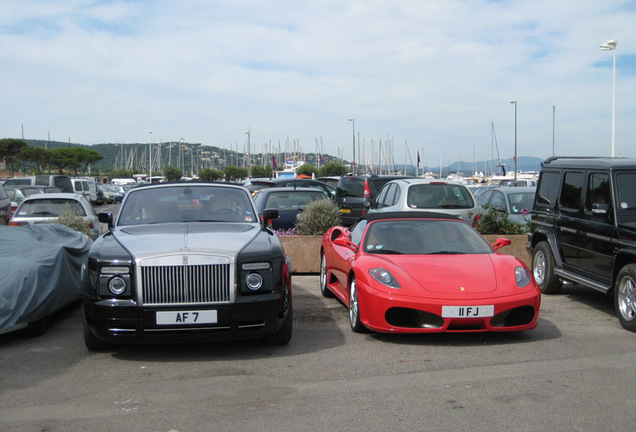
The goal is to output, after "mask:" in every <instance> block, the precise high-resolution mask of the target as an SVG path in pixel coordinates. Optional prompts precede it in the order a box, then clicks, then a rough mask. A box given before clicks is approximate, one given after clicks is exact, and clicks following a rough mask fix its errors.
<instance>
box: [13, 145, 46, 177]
mask: <svg viewBox="0 0 636 432" xmlns="http://www.w3.org/2000/svg"><path fill="white" fill-rule="evenodd" d="M19 156H20V159H22V160H24V161H27V162H32V163H34V164H35V166H36V174H42V166H43V165H45V164H46V163H47V161H48V160H49V151H48V150H46V149H44V148H42V147H22V148H21V149H20V154H19Z"/></svg>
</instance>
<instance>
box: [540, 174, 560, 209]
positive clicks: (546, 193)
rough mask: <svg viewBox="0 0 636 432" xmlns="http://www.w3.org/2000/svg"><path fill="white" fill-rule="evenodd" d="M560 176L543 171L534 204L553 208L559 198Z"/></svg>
mask: <svg viewBox="0 0 636 432" xmlns="http://www.w3.org/2000/svg"><path fill="white" fill-rule="evenodd" d="M560 179H561V176H560V175H559V172H558V171H544V172H543V173H542V174H541V181H540V182H539V190H538V191H537V197H536V204H539V205H547V206H550V207H553V206H554V205H555V204H556V201H557V198H558V197H559V180H560Z"/></svg>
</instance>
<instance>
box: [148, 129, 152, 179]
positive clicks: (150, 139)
mask: <svg viewBox="0 0 636 432" xmlns="http://www.w3.org/2000/svg"><path fill="white" fill-rule="evenodd" d="M148 136H149V138H148V182H149V183H152V131H150V132H148Z"/></svg>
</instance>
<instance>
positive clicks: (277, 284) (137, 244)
mask: <svg viewBox="0 0 636 432" xmlns="http://www.w3.org/2000/svg"><path fill="white" fill-rule="evenodd" d="M276 217H277V211H275V210H270V211H268V212H266V213H265V214H263V219H264V220H260V219H259V217H258V216H257V212H256V210H255V208H254V204H253V201H252V199H251V197H250V195H249V192H248V191H247V189H245V188H243V187H242V186H236V185H230V184H222V183H205V182H196V183H193V182H183V183H163V184H152V185H145V186H139V187H136V188H133V189H131V190H130V191H129V192H128V193H127V195H126V196H125V198H124V199H123V202H122V204H121V207H120V211H119V213H118V215H117V217H116V218H114V217H113V215H112V214H110V213H100V214H99V220H100V221H101V222H104V223H107V224H108V226H109V230H108V232H107V233H105V234H104V235H103V236H101V237H99V238H98V239H97V240H96V241H95V243H94V244H93V246H92V247H91V250H90V253H89V257H88V262H87V264H86V266H85V268H84V269H83V277H84V288H83V305H84V341H85V343H86V346H87V347H88V348H89V349H91V350H99V349H106V348H108V347H109V346H110V345H111V344H124V343H135V344H137V343H162V342H169V343H172V342H194V341H197V342H199V341H214V340H224V339H241V338H252V337H262V338H263V339H264V341H265V342H266V343H270V344H276V345H283V344H287V343H288V342H289V341H290V339H291V335H292V293H291V275H290V263H289V259H288V257H287V256H286V255H285V252H284V250H283V248H282V246H281V244H280V241H279V239H278V238H277V237H276V235H274V233H273V232H272V231H271V230H269V229H268V228H266V226H267V222H268V220H269V219H271V218H276Z"/></svg>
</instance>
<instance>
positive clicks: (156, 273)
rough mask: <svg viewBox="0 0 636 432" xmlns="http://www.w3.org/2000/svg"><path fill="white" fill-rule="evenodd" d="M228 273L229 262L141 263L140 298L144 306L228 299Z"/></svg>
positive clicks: (230, 296)
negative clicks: (142, 265) (191, 263)
mask: <svg viewBox="0 0 636 432" xmlns="http://www.w3.org/2000/svg"><path fill="white" fill-rule="evenodd" d="M230 275H231V273H230V264H212V265H209V264H201V265H181V266H175V265H169V266H144V267H141V268H140V282H141V286H142V299H141V301H142V302H143V304H145V305H153V304H192V303H223V302H229V301H231V299H232V295H231V293H232V279H231V277H230Z"/></svg>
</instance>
